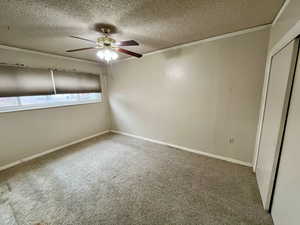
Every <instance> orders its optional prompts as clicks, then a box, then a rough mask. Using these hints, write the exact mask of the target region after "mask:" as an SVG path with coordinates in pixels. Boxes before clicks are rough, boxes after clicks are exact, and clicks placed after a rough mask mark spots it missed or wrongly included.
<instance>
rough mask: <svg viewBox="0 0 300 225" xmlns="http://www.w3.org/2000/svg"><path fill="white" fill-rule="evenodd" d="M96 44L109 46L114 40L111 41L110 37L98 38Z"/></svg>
mask: <svg viewBox="0 0 300 225" xmlns="http://www.w3.org/2000/svg"><path fill="white" fill-rule="evenodd" d="M97 42H98V43H99V44H100V45H104V46H111V44H114V43H116V40H115V39H112V38H110V37H107V36H105V37H99V38H98V39H97Z"/></svg>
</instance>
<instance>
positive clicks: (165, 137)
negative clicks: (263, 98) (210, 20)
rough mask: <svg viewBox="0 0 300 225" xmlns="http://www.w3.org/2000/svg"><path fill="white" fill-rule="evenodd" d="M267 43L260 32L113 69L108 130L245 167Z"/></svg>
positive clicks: (266, 35) (266, 33)
mask: <svg viewBox="0 0 300 225" xmlns="http://www.w3.org/2000/svg"><path fill="white" fill-rule="evenodd" d="M268 39H269V30H268V29H265V30H260V31H256V32H251V33H247V34H243V35H239V36H235V37H230V38H226V39H220V40H215V41H210V42H205V43H200V44H196V45H193V46H188V47H182V48H177V49H173V50H169V51H166V52H162V53H157V54H150V55H146V56H145V57H143V58H142V59H138V60H126V61H121V62H119V63H116V64H113V66H112V67H110V68H109V69H110V71H109V73H110V76H109V102H110V108H111V117H112V127H113V129H116V130H119V131H123V132H127V133H131V134H135V135H139V136H143V137H147V138H152V139H155V140H159V141H164V142H168V143H171V144H175V145H179V146H183V147H187V148H192V149H196V150H200V151H205V152H207V153H212V154H216V155H219V156H224V157H229V158H233V159H236V160H240V161H243V162H251V161H252V157H253V150H254V143H255V133H256V127H257V120H258V110H259V103H260V95H261V87H262V83H263V76H264V68H265V60H266V53H267V47H268ZM231 138H232V139H233V142H232V143H230V139H231Z"/></svg>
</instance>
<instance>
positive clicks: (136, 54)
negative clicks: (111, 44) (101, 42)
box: [116, 48, 143, 58]
mask: <svg viewBox="0 0 300 225" xmlns="http://www.w3.org/2000/svg"><path fill="white" fill-rule="evenodd" d="M116 51H118V52H122V53H125V54H127V55H131V56H134V57H137V58H141V57H142V56H143V55H142V54H139V53H135V52H131V51H128V50H126V49H124V48H116Z"/></svg>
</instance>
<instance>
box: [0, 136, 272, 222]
mask: <svg viewBox="0 0 300 225" xmlns="http://www.w3.org/2000/svg"><path fill="white" fill-rule="evenodd" d="M0 224H1V225H3V224H5V225H7V224H11V225H15V224H17V225H27V224H30V225H31V224H45V225H64V224H68V225H71V224H72V225H73V224H74V225H77V224H78V225H79V224H80V225H81V224H82V225H89V224H91V225H92V224H111V225H119V224H120V225H134V224H137V225H138V224H139V225H142V224H149V225H150V224H151V225H160V224H164V225H167V224H178V225H179V224H180V225H184V224H187V225H192V224H195V225H196V224H197V225H271V224H272V219H271V217H270V216H269V214H267V213H266V212H265V211H264V210H263V208H262V204H261V201H260V197H259V193H258V189H257V184H256V181H255V176H254V175H253V174H252V172H251V169H250V168H247V167H243V166H239V165H235V164H231V163H228V162H224V161H221V160H216V159H211V158H207V157H204V156H200V155H197V154H193V153H189V152H184V151H181V150H177V149H174V148H170V147H166V146H161V145H158V144H153V143H150V142H145V141H141V140H138V139H134V138H129V137H125V136H120V135H113V134H108V135H104V136H102V137H98V138H94V139H91V140H89V141H86V142H84V143H81V144H77V145H74V146H72V147H68V148H66V149H64V150H60V151H58V152H55V153H52V154H49V155H47V156H45V157H42V158H39V159H37V160H33V161H30V162H28V163H25V164H22V165H20V166H17V167H15V168H12V169H9V170H6V171H3V172H0Z"/></svg>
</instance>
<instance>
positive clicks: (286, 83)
mask: <svg viewBox="0 0 300 225" xmlns="http://www.w3.org/2000/svg"><path fill="white" fill-rule="evenodd" d="M298 43H299V41H298V39H296V40H294V41H292V42H291V43H289V44H288V45H287V46H286V47H284V48H283V49H281V50H280V51H279V52H278V53H277V54H276V55H274V56H273V58H272V65H271V71H270V76H269V83H268V90H267V98H266V105H265V112H264V118H263V124H262V131H261V139H260V144H259V153H258V160H257V167H256V177H257V182H258V186H259V190H260V194H261V197H262V201H263V204H264V207H265V209H269V206H270V200H271V196H272V191H273V184H274V178H275V171H276V168H277V162H278V154H279V149H280V144H281V140H282V135H283V129H284V124H285V123H284V122H285V118H286V114H287V108H288V100H289V97H290V93H291V86H292V80H293V77H294V74H295V67H296V60H297V53H298Z"/></svg>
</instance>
